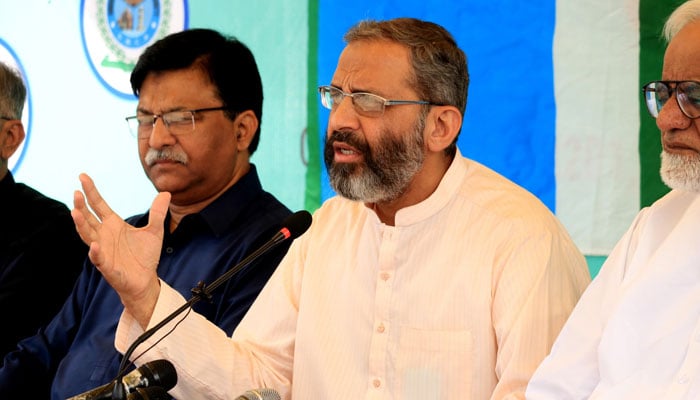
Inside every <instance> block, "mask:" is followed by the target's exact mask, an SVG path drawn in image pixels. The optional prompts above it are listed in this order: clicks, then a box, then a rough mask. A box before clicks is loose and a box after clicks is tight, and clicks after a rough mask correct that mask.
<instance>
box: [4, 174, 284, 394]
mask: <svg viewBox="0 0 700 400" xmlns="http://www.w3.org/2000/svg"><path fill="white" fill-rule="evenodd" d="M289 215H291V211H290V210H289V209H288V208H287V207H285V206H284V205H283V204H282V203H280V202H279V201H278V200H277V199H276V198H275V197H273V196H272V195H271V194H269V193H267V192H265V191H264V190H263V188H262V186H261V184H260V180H259V178H258V175H257V172H256V169H255V166H252V165H251V169H250V171H249V172H248V173H247V174H246V175H245V176H244V177H242V178H241V180H239V181H238V182H237V183H236V184H235V185H234V186H233V187H232V188H230V189H229V190H228V191H227V192H225V193H223V194H222V195H221V196H220V197H219V198H218V199H216V200H215V201H214V202H212V203H211V204H210V205H208V206H207V207H206V208H205V209H204V210H202V211H201V212H199V213H197V214H191V215H187V216H186V217H185V218H183V219H182V221H181V222H180V224H179V225H178V227H177V229H176V230H175V231H174V232H173V233H172V234H169V233H168V232H167V231H168V229H166V234H165V237H164V240H163V248H162V251H161V256H160V264H159V265H158V276H159V277H160V278H161V279H162V280H163V281H165V282H167V283H168V284H169V285H171V286H172V287H174V288H175V289H177V290H178V291H179V292H180V293H182V295H183V296H185V298H190V297H192V293H191V290H192V289H193V288H194V287H196V286H197V283H198V282H200V281H201V282H203V283H205V284H208V283H211V282H213V281H214V280H216V278H218V277H220V276H221V275H222V274H224V273H225V272H226V271H227V270H229V269H230V268H231V267H232V266H234V265H235V264H236V263H237V262H238V261H240V260H242V259H244V258H245V257H246V256H247V255H248V254H250V253H252V252H253V251H255V250H256V249H257V248H258V247H260V246H261V245H263V244H264V243H265V242H267V241H268V240H269V239H270V238H272V236H274V234H275V233H276V232H277V231H278V230H279V229H280V227H281V222H282V221H283V220H284V219H285V218H286V217H287V216H289ZM169 219H170V217H169V216H168V217H167V218H166V221H165V226H166V227H167V226H168V224H169ZM127 221H128V222H129V223H130V224H132V225H134V226H144V225H145V224H147V222H148V214H147V213H146V214H143V215H137V216H134V217H131V218H129V219H128V220H127ZM290 243H291V242H290V241H287V242H284V243H282V245H280V246H278V247H277V248H275V249H274V250H273V251H271V252H270V253H267V254H266V255H265V256H263V257H262V258H260V259H258V260H257V261H256V262H254V263H252V264H250V265H248V266H247V267H245V268H244V269H242V270H241V271H239V272H238V273H237V274H235V275H234V276H233V277H232V278H231V279H230V280H228V281H227V282H226V283H224V284H223V285H221V286H219V287H218V288H216V290H214V292H213V293H212V301H211V302H207V301H198V302H197V303H195V305H194V309H195V310H196V311H197V312H198V313H200V314H202V315H203V316H205V317H206V318H208V319H209V320H211V321H212V322H214V323H215V324H217V325H218V326H220V327H221V328H222V329H224V330H225V331H226V332H227V333H228V334H229V335H230V334H231V333H232V332H233V330H234V328H235V327H236V325H238V323H239V321H240V320H241V318H243V315H244V314H245V313H246V311H247V310H248V308H249V307H250V305H251V304H252V302H253V300H255V298H256V297H257V295H258V293H259V291H260V290H261V289H262V287H263V286H264V285H265V283H266V282H267V280H268V278H269V277H270V275H271V274H272V272H273V271H274V269H275V268H276V267H277V264H278V263H279V261H280V260H281V259H282V257H283V256H284V254H285V253H286V252H287V249H288V247H289V244H290ZM37 295H38V299H37V301H41V294H40V293H39V294H37ZM123 309H124V308H123V306H122V304H121V301H120V300H119V297H118V296H117V294H116V292H115V291H114V289H112V287H111V286H109V284H108V283H107V282H106V281H105V280H104V279H103V278H102V275H101V274H100V272H99V271H97V269H96V268H95V267H94V266H93V265H92V264H91V263H90V261H89V260H86V262H85V265H84V268H83V271H82V273H81V275H80V277H79V278H78V281H77V283H76V286H75V288H74V289H73V292H72V293H71V295H70V297H69V298H68V300H67V301H66V303H65V304H64V305H63V308H62V309H61V310H60V311H59V313H58V314H57V315H56V316H55V317H54V319H53V320H52V321H51V323H50V324H49V325H48V326H47V327H46V329H42V330H41V331H39V333H38V334H36V335H35V336H32V337H29V338H27V339H25V340H23V341H21V342H20V343H19V348H18V349H17V350H15V351H13V352H11V353H9V354H7V355H6V356H5V359H4V362H3V365H2V367H1V368H0V398H2V399H6V398H15V397H17V396H21V397H23V398H44V399H45V398H51V399H55V400H65V399H66V398H68V397H71V396H74V395H76V394H80V393H83V392H86V391H88V390H91V389H93V388H96V387H98V386H101V385H103V384H105V383H108V382H110V381H112V380H113V379H114V378H115V377H116V375H117V373H118V369H119V364H120V361H121V354H119V353H118V352H117V351H116V350H115V348H114V334H115V331H116V327H117V323H118V321H119V317H120V315H121V313H122V311H123ZM183 315H184V314H183ZM4 322H5V323H8V322H9V321H4ZM164 333H165V332H162V333H160V332H159V333H157V334H156V335H160V334H164ZM132 368H133V367H132ZM49 393H50V395H49ZM12 396H15V397H12Z"/></svg>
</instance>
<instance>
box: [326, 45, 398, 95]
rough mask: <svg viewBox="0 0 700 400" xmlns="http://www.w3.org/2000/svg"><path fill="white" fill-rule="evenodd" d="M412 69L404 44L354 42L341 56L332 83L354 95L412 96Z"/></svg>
mask: <svg viewBox="0 0 700 400" xmlns="http://www.w3.org/2000/svg"><path fill="white" fill-rule="evenodd" d="M411 68H412V67H411V60H410V53H409V50H408V48H406V47H405V46H403V45H401V44H398V43H395V42H391V41H388V40H371V41H370V40H361V41H355V42H351V43H349V44H348V45H347V46H346V47H345V49H343V52H342V53H341V54H340V58H339V59H338V66H337V67H336V70H335V73H334V74H333V80H332V82H331V83H332V84H333V85H334V86H338V87H341V88H342V89H343V90H345V91H352V92H359V91H366V92H372V93H375V94H379V95H390V94H391V95H398V94H402V93H410V92H411V91H412V89H411V88H410V84H409V83H410V77H411V73H412V69H411Z"/></svg>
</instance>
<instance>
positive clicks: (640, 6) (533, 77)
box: [306, 0, 682, 273]
mask: <svg viewBox="0 0 700 400" xmlns="http://www.w3.org/2000/svg"><path fill="white" fill-rule="evenodd" d="M373 3H374V2H370V1H357V2H352V3H351V4H349V3H348V2H343V3H337V2H333V1H329V0H318V1H312V2H311V4H310V8H309V12H310V14H309V21H318V22H317V23H318V27H314V26H311V27H310V32H311V35H310V44H309V48H310V59H309V65H310V68H309V83H310V85H312V86H313V85H314V82H315V84H316V85H320V84H326V83H328V82H329V81H330V79H331V77H332V74H333V71H334V68H335V62H336V61H337V56H338V55H339V53H340V51H341V50H342V48H343V42H342V40H341V39H342V34H343V32H344V31H345V30H346V29H347V28H348V27H349V26H350V25H352V24H353V23H354V22H356V21H357V20H359V19H362V18H376V19H384V18H392V17H399V16H413V17H418V18H424V19H428V20H432V21H435V22H438V23H440V24H442V25H443V26H445V27H446V28H447V29H448V30H450V31H451V32H452V33H453V34H454V35H455V37H456V39H457V41H458V43H459V45H460V46H461V47H462V48H463V49H464V50H465V52H466V53H467V57H468V61H469V69H470V76H471V84H470V91H469V98H468V104H467V112H466V116H465V120H464V125H463V128H462V133H461V136H460V139H459V146H460V149H461V150H462V152H463V154H465V155H466V156H468V157H471V158H474V159H476V160H478V161H481V162H483V163H484V164H486V165H488V166H490V167H491V168H493V169H495V170H497V171H499V172H500V173H502V174H504V175H505V176H507V177H509V178H511V179H512V180H514V181H515V182H517V183H518V184H520V185H522V186H524V187H525V188H527V189H528V190H530V191H531V192H533V193H534V194H536V195H537V196H538V197H539V198H540V199H541V200H542V201H543V202H544V203H545V204H546V205H547V206H548V207H549V208H550V209H551V210H553V211H554V212H555V213H556V214H557V215H558V216H559V218H560V219H561V220H562V222H563V223H564V224H565V226H566V227H567V229H568V230H569V232H570V233H571V235H572V237H573V238H574V240H575V242H576V243H577V245H578V246H579V247H580V249H581V250H582V251H583V252H584V254H586V255H587V256H588V257H589V264H591V269H592V271H593V272H594V273H595V272H597V268H599V266H600V263H601V262H602V261H603V260H604V258H605V256H606V255H607V254H608V253H609V251H610V250H611V249H612V247H613V246H614V244H615V243H616V242H617V240H618V239H619V238H620V237H621V236H622V234H623V233H624V231H625V230H626V229H627V228H628V226H629V224H630V223H631V221H632V219H633V218H634V216H635V215H636V213H637V212H638V211H639V209H640V208H641V207H642V206H645V205H648V204H651V203H652V202H653V201H654V200H656V199H657V198H658V197H660V196H661V195H663V194H664V193H666V191H667V190H668V189H667V188H666V187H665V186H664V185H663V184H662V183H661V180H660V178H659V174H658V168H659V152H660V144H659V134H658V130H657V128H656V125H655V123H654V120H653V119H652V118H651V117H649V116H648V115H647V113H646V109H645V108H644V104H643V102H642V96H641V86H642V85H643V84H644V83H646V82H648V81H649V80H653V79H660V76H661V64H662V59H663V51H664V48H665V43H664V42H663V40H662V39H661V35H660V31H661V27H662V25H663V21H664V20H665V18H666V17H667V16H668V14H669V13H670V11H671V10H672V9H673V8H675V7H676V6H677V5H678V4H680V3H682V1H680V0H666V1H658V0H561V1H554V0H551V1H547V0H539V1H534V2H525V1H518V0H499V1H495V2H476V1H468V2H460V3H459V4H455V2H452V1H447V0H442V1H436V2H430V4H427V3H426V2H405V1H384V2H382V4H381V5H375V4H373ZM314 66H315V67H314ZM316 68H317V70H316ZM309 110H310V112H309V132H310V133H313V132H316V133H317V135H318V136H317V137H313V135H312V136H311V138H310V146H311V148H312V151H311V154H316V155H317V156H319V155H320V152H321V146H322V143H323V137H322V136H323V133H324V132H325V121H326V119H327V112H326V111H325V110H322V109H319V107H318V99H317V96H316V93H315V92H313V93H311V94H310V96H309ZM311 161H312V162H315V163H317V164H315V167H311V166H310V168H309V170H308V172H307V192H306V206H307V208H314V207H315V206H316V205H317V204H318V203H319V201H322V200H323V199H325V198H327V197H329V196H331V195H333V193H332V190H331V189H330V188H329V187H328V183H327V182H328V180H327V179H326V176H325V171H324V168H323V166H322V165H321V159H320V156H319V157H318V158H317V159H315V160H314V159H312V160H311ZM312 165H313V163H312Z"/></svg>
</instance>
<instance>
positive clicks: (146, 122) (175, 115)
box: [125, 107, 226, 139]
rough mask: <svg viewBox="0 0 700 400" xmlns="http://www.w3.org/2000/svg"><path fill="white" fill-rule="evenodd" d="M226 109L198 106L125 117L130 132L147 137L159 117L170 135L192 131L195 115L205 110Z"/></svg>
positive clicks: (137, 136)
mask: <svg viewBox="0 0 700 400" xmlns="http://www.w3.org/2000/svg"><path fill="white" fill-rule="evenodd" d="M219 110H226V107H209V108H198V109H196V110H181V111H171V112H167V113H165V114H162V115H158V114H141V115H134V116H132V117H126V118H125V119H126V122H127V124H129V131H130V132H131V134H132V135H133V136H134V137H136V138H139V139H147V138H148V137H149V136H151V133H152V132H153V128H154V127H155V126H156V121H157V120H158V118H160V119H161V120H162V121H163V124H165V127H166V128H168V131H169V132H170V133H171V134H172V135H175V136H177V135H184V134H187V133H190V132H193V131H194V128H195V125H196V124H195V118H194V117H195V115H196V114H197V113H202V112H206V111H219Z"/></svg>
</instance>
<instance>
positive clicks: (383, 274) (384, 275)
mask: <svg viewBox="0 0 700 400" xmlns="http://www.w3.org/2000/svg"><path fill="white" fill-rule="evenodd" d="M381 278H382V280H383V281H388V280H389V273H388V272H382V274H381Z"/></svg>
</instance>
